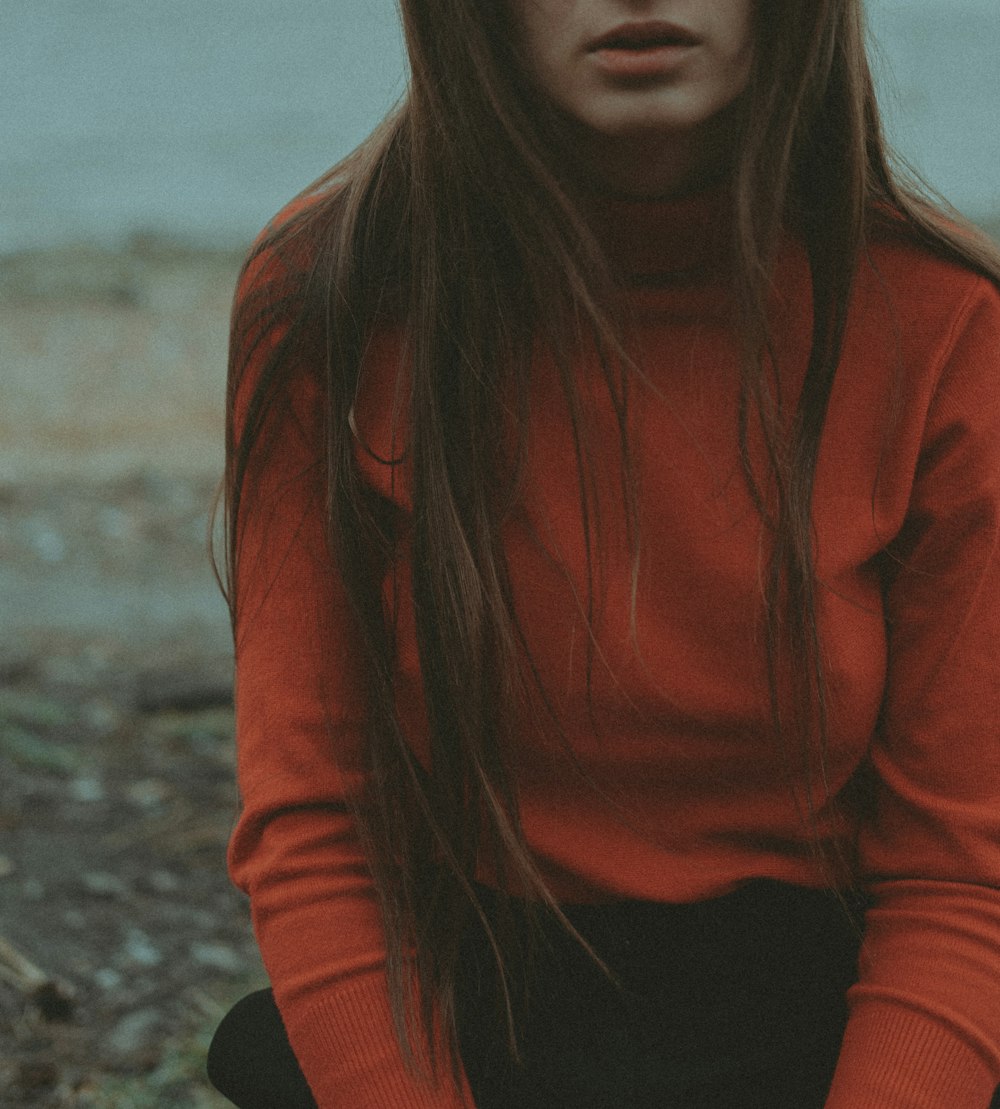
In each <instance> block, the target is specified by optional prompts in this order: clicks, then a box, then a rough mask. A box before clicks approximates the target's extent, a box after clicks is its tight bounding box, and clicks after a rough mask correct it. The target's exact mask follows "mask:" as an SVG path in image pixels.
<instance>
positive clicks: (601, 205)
mask: <svg viewBox="0 0 1000 1109" xmlns="http://www.w3.org/2000/svg"><path fill="white" fill-rule="evenodd" d="M589 207H590V218H591V220H592V227H593V229H594V232H595V234H596V235H597V237H598V239H599V240H600V242H601V243H602V245H603V246H604V249H605V250H606V252H607V255H608V259H609V261H610V262H611V264H612V266H613V267H614V269H615V270H617V271H618V273H620V274H621V275H622V277H623V278H624V279H625V280H626V282H627V283H628V284H629V285H630V286H632V287H633V288H640V289H641V288H652V289H655V288H669V287H674V288H676V287H677V286H684V285H689V284H701V283H702V282H704V281H705V280H706V279H712V278H714V279H716V280H718V279H719V277H721V276H722V274H723V272H724V271H725V269H726V263H727V259H728V257H729V255H730V249H731V247H730V244H731V227H732V194H731V187H730V185H729V183H728V182H726V183H725V184H722V185H717V186H714V187H713V188H711V189H708V190H705V191H703V192H698V193H692V194H690V195H688V196H684V197H680V198H677V199H666V200H663V199H635V198H629V197H616V196H593V197H592V198H591V200H590V204H589Z"/></svg>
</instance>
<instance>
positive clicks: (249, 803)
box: [229, 256, 471, 1109]
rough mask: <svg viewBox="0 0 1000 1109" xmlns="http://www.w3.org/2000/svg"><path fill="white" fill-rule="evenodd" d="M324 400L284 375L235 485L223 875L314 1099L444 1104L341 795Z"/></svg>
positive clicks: (261, 268) (355, 708)
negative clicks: (415, 1066)
mask: <svg viewBox="0 0 1000 1109" xmlns="http://www.w3.org/2000/svg"><path fill="white" fill-rule="evenodd" d="M269 264H271V263H269V262H268V260H267V258H266V256H265V258H263V259H261V260H259V261H258V262H257V263H256V264H255V265H254V266H253V267H252V268H251V270H250V271H249V272H248V274H247V277H246V279H245V280H244V282H243V284H242V286H241V290H240V293H239V298H238V299H241V298H244V297H246V296H249V295H251V294H252V293H253V292H255V291H258V292H259V291H260V290H261V286H262V284H266V282H267V281H268V279H269ZM272 275H273V271H272ZM236 318H237V319H239V318H240V313H239V312H237V315H236ZM280 334H281V331H280V328H277V327H276V328H275V329H274V332H273V333H272V334H267V335H266V336H265V337H264V341H263V342H261V343H259V344H257V346H256V349H254V352H253V355H252V358H251V360H250V364H249V366H248V367H247V370H246V372H245V373H244V374H243V375H242V377H241V379H240V382H239V386H238V391H237V395H236V403H235V405H234V416H233V418H234V422H235V423H236V425H237V431H239V430H240V424H241V422H242V419H243V413H245V411H246V406H247V404H248V401H249V396H250V394H251V392H252V389H253V387H254V384H255V382H256V380H257V378H258V377H259V374H260V370H261V367H262V365H263V363H264V360H265V359H266V357H267V354H268V353H269V351H270V350H271V349H273V347H274V345H275V343H276V342H277V341H278V339H279V337H280ZM248 340H249V337H248V336H246V335H240V334H236V335H234V340H233V341H234V344H236V345H237V348H239V347H240V345H241V344H244V343H246V342H248ZM320 404H321V397H320V390H319V389H318V388H317V386H316V385H315V383H314V382H313V381H312V379H311V378H310V377H309V376H308V374H304V373H295V374H289V375H288V378H287V381H286V382H285V383H284V384H283V386H282V389H281V390H280V395H279V396H278V397H277V398H276V404H275V406H274V408H273V410H272V414H271V416H270V417H269V418H268V421H267V424H266V425H265V427H264V429H263V437H262V444H263V445H262V449H261V451H260V452H259V458H255V459H254V460H252V462H251V466H250V468H249V470H248V473H247V479H246V484H245V487H244V493H243V507H242V508H241V513H240V519H239V521H238V524H237V528H238V552H239V558H238V569H237V574H236V586H237V597H238V600H237V610H236V615H237V618H236V629H235V636H236V729H237V748H238V775H239V784H240V791H241V797H242V805H243V807H242V812H241V815H240V818H239V822H238V825H237V827H236V829H235V832H234V835H233V837H232V841H231V845H230V854H229V862H230V870H231V874H232V876H233V879H234V881H235V882H236V884H237V885H239V886H240V887H241V888H242V889H244V890H245V891H246V892H247V893H248V894H249V896H250V903H251V910H252V915H253V922H254V928H255V931H256V935H257V939H258V943H259V945H260V949H261V952H262V955H263V959H264V964H265V966H266V968H267V971H268V974H269V975H270V978H271V982H272V985H273V988H274V995H275V999H276V1001H277V1004H278V1008H279V1010H280V1011H281V1014H282V1018H283V1020H284V1022H285V1025H286V1028H287V1031H288V1035H289V1039H290V1040H291V1043H292V1047H293V1048H294V1050H295V1053H296V1055H297V1057H298V1059H299V1062H300V1064H301V1066H302V1068H303V1071H304V1072H305V1075H306V1078H307V1080H308V1081H309V1084H310V1086H311V1087H312V1090H313V1092H314V1095H315V1097H316V1100H317V1102H318V1103H319V1105H320V1106H321V1107H322V1109H326V1107H331V1109H333V1107H338V1106H350V1107H351V1109H363V1107H366V1106H367V1107H372V1109H375V1107H378V1109H385V1107H386V1106H393V1107H399V1109H445V1107H447V1109H453V1107H455V1106H458V1105H461V1104H463V1102H462V1100H461V1098H460V1096H459V1095H458V1094H456V1093H455V1092H454V1091H453V1090H452V1088H451V1085H450V1080H449V1079H447V1078H444V1079H442V1081H441V1083H440V1084H439V1085H432V1084H431V1083H429V1082H420V1081H417V1080H415V1079H413V1078H411V1077H410V1075H409V1074H408V1073H407V1071H406V1069H405V1067H404V1064H403V1061H402V1056H401V1053H400V1050H399V1047H398V1045H397V1042H396V1038H395V1033H394V1030H393V1025H392V1021H391V1018H390V1015H389V1007H388V998H387V990H386V976H385V945H384V936H383V932H382V928H381V924H380V921H379V913H378V908H377V904H376V900H375V895H374V889H373V884H372V880H371V877H370V875H369V872H368V868H367V866H366V862H365V858H364V855H363V852H362V850H361V847H360V845H359V842H358V839H357V836H356V834H355V829H354V825H353V821H352V817H351V815H350V812H349V810H348V807H347V805H346V804H345V795H346V793H347V790H348V789H350V788H351V786H352V785H353V784H356V781H357V775H358V774H359V773H360V770H359V767H360V765H361V759H360V753H361V743H362V721H361V714H362V704H361V695H360V689H361V682H360V674H359V673H358V665H359V663H358V655H359V652H358V649H357V644H358V637H357V634H356V631H355V628H354V622H353V619H352V617H351V613H350V611H349V608H348V604H347V600H346V597H345V594H344V589H343V585H342V583H341V581H340V579H339V578H338V575H337V573H336V571H335V569H334V567H333V564H332V560H331V557H330V552H329V550H328V544H327V541H326V537H325V527H324V522H323V514H324V509H325V494H324V482H323V460H322V455H321V442H322V439H321V435H320V428H321V421H322V413H321V411H320ZM465 1104H467V1105H471V1098H469V1100H468V1101H467V1102H466V1103H465Z"/></svg>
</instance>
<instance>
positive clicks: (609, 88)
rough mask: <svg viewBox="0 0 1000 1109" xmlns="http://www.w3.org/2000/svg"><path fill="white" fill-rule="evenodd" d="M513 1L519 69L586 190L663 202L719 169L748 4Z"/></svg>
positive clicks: (742, 72)
mask: <svg viewBox="0 0 1000 1109" xmlns="http://www.w3.org/2000/svg"><path fill="white" fill-rule="evenodd" d="M511 3H512V5H513V14H514V19H515V25H516V27H517V32H518V34H519V40H520V41H519V43H518V46H519V50H520V54H521V57H522V59H523V61H524V65H525V69H526V71H527V73H528V76H529V78H530V79H531V81H532V83H533V84H534V86H535V88H536V90H537V92H538V93H539V95H541V96H543V97H545V98H546V99H547V100H548V101H549V102H550V103H551V104H552V105H553V106H554V107H555V108H556V110H557V112H558V113H559V114H560V115H561V116H562V117H563V118H564V120H565V122H566V125H567V128H568V130H569V133H570V139H571V146H572V149H573V150H574V152H576V153H577V154H578V156H579V159H580V166H581V172H582V173H584V174H585V175H586V176H587V177H589V178H591V179H592V183H593V184H594V185H595V186H597V187H599V188H603V189H606V190H608V191H610V192H613V193H616V194H623V195H628V196H637V197H671V196H680V195H683V194H684V193H688V192H692V191H695V190H697V189H699V188H702V187H704V186H705V185H707V184H710V183H711V182H712V181H713V180H714V179H716V178H717V177H718V176H719V175H720V174H721V173H722V172H723V170H724V167H725V164H726V161H727V159H728V158H729V156H730V155H731V152H732V150H731V148H732V131H733V117H734V107H735V104H736V102H737V100H738V99H739V96H740V94H741V93H742V92H743V91H744V89H745V88H746V85H747V82H748V80H749V76H750V68H751V62H752V57H753V14H754V0H511ZM619 30H623V33H624V35H625V38H624V39H619V38H616V37H615V34H616V32H617V31H619ZM608 36H611V38H610V39H609V38H608ZM661 47H668V49H658V48H661Z"/></svg>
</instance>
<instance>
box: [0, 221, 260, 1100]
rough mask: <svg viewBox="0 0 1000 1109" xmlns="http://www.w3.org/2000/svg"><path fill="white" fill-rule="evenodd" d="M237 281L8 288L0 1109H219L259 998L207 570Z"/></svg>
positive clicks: (109, 280) (217, 269)
mask: <svg viewBox="0 0 1000 1109" xmlns="http://www.w3.org/2000/svg"><path fill="white" fill-rule="evenodd" d="M236 264H237V260H236V259H234V258H232V257H228V256H212V255H189V254H185V253H184V252H180V251H175V250H172V249H170V248H168V247H166V246H164V245H162V244H156V243H150V242H145V243H138V242H137V243H135V244H133V245H132V247H131V248H130V249H129V250H128V251H126V252H123V253H120V254H115V255H102V254H99V253H96V252H93V251H63V252H58V253H55V254H51V255H35V256H26V257H23V258H19V259H8V260H5V261H4V262H3V263H2V268H0V364H2V367H3V371H2V375H3V382H4V384H3V394H4V395H3V405H2V406H0V628H2V629H3V636H2V640H0V1107H3V1109H8V1107H11V1109H12V1107H22V1106H38V1107H55V1106H59V1107H62V1106H80V1107H94V1109H105V1107H107V1109H111V1107H115V1109H142V1107H145V1106H177V1107H187V1106H190V1107H198V1109H202V1107H213V1106H215V1107H218V1106H222V1105H224V1104H226V1103H225V1102H224V1101H223V1099H221V1098H219V1097H217V1096H216V1095H214V1094H213V1093H211V1092H210V1091H209V1089H208V1087H207V1083H206V1081H205V1078H204V1052H205V1047H206V1045H207V1041H208V1037H209V1036H210V1034H211V1030H212V1028H213V1027H214V1026H215V1024H216V1023H217V1021H218V1020H219V1018H220V1016H221V1015H222V1013H223V1012H224V1011H225V1009H226V1007H227V1006H228V1005H229V1004H230V1003H231V1002H232V1001H233V1000H235V999H236V997H238V996H240V995H241V994H242V993H244V992H246V991H247V990H248V989H251V988H254V987H256V986H257V985H258V984H259V983H261V982H262V980H263V978H262V972H261V969H260V966H259V962H258V958H257V954H256V949H255V946H254V943H253V939H252V936H251V933H250V929H249V924H248V916H247V910H246V905H245V901H244V899H243V898H242V896H241V895H239V894H238V893H237V892H235V891H234V890H233V889H232V888H231V887H230V885H229V883H228V880H227V877H226V873H225V863H224V852H225V845H226V841H227V837H228V834H229V831H230V828H231V826H232V822H233V818H234V815H235V812H236V791H235V787H234V784H233V742H232V740H233V737H232V710H231V662H230V655H229V641H228V626H227V622H226V613H225V606H224V604H223V602H222V600H221V597H220V595H219V592H218V589H217V587H216V584H215V582H214V580H213V577H212V573H211V569H210V565H209V560H208V555H207V551H206V535H207V528H208V518H209V511H210V507H211V503H212V498H213V493H214V489H215V483H216V481H217V478H218V474H219V467H220V464H221V452H220V442H221V432H220V428H221V406H222V400H221V398H222V389H223V386H222V381H223V375H224V353H225V341H226V317H227V312H228V302H229V297H230V294H231V290H232V287H233V281H234V277H235V269H236Z"/></svg>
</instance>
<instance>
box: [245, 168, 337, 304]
mask: <svg viewBox="0 0 1000 1109" xmlns="http://www.w3.org/2000/svg"><path fill="white" fill-rule="evenodd" d="M335 206H336V196H335V195H334V194H331V193H329V192H317V191H312V190H311V191H308V192H305V193H300V194H299V195H297V196H295V197H293V199H292V200H290V201H288V203H286V204H284V205H283V206H282V207H281V208H280V209H279V210H278V212H277V213H275V215H274V216H272V217H271V219H269V220H268V221H267V223H266V224H265V225H264V227H263V229H262V230H261V231H260V232H259V234H258V235H257V236H256V237H255V238H254V240H253V243H252V244H251V246H250V249H249V250H248V251H247V254H246V256H245V258H244V260H243V265H242V268H241V271H240V278H239V282H238V284H237V287H236V302H237V305H239V304H240V303H241V302H243V301H245V300H246V299H247V298H248V297H252V296H253V295H255V294H261V293H265V292H266V293H270V294H271V295H272V296H273V295H274V294H276V293H278V292H280V293H281V294H283V295H287V294H288V292H289V291H290V290H291V289H292V288H294V286H295V285H296V284H297V283H302V282H304V281H305V280H306V279H307V278H308V276H309V275H310V274H311V273H312V272H313V271H314V269H315V267H316V263H317V261H318V260H319V257H320V254H321V249H322V247H321V242H322V227H323V225H324V224H327V223H328V222H329V219H330V218H331V216H332V211H333V209H334V208H335Z"/></svg>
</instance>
